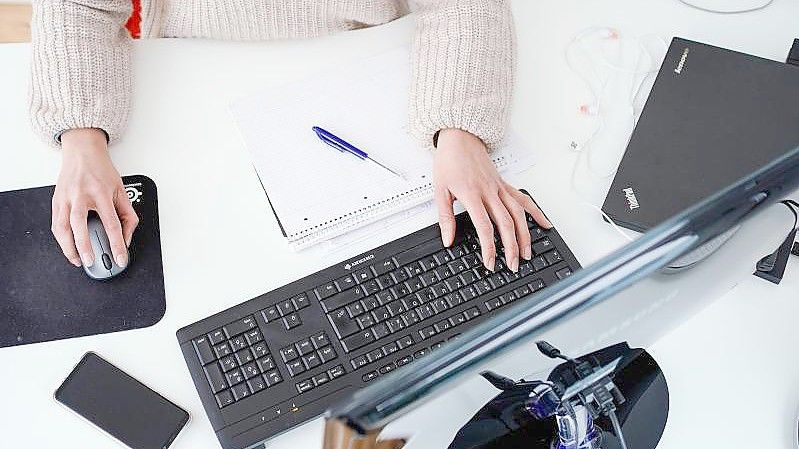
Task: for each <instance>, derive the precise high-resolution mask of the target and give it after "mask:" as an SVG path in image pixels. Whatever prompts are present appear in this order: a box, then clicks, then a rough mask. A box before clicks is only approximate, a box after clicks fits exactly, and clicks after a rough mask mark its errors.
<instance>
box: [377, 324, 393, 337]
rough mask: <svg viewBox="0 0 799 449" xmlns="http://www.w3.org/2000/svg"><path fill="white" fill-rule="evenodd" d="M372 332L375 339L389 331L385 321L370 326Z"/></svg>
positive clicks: (387, 333)
mask: <svg viewBox="0 0 799 449" xmlns="http://www.w3.org/2000/svg"><path fill="white" fill-rule="evenodd" d="M372 332H373V333H374V334H375V339H376V340H380V339H381V338H383V337H385V336H386V335H389V334H390V333H391V331H389V330H388V326H386V324H385V323H378V324H375V325H374V326H372Z"/></svg>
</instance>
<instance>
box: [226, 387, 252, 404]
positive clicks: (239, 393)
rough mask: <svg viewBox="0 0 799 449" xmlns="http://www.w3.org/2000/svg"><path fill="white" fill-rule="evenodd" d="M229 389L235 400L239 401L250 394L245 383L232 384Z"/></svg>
mask: <svg viewBox="0 0 799 449" xmlns="http://www.w3.org/2000/svg"><path fill="white" fill-rule="evenodd" d="M230 391H231V392H232V393H233V397H234V398H236V400H237V401H240V400H242V399H244V398H246V397H247V396H249V395H250V389H249V388H248V387H247V384H239V385H234V386H233V387H232V388H231V389H230Z"/></svg>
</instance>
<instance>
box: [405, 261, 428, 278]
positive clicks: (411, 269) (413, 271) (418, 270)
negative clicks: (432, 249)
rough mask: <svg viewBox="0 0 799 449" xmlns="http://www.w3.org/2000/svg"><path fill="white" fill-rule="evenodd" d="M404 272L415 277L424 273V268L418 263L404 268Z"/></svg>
mask: <svg viewBox="0 0 799 449" xmlns="http://www.w3.org/2000/svg"><path fill="white" fill-rule="evenodd" d="M405 272H406V273H408V276H411V277H416V276H419V275H420V274H422V273H424V267H422V266H421V265H420V264H419V262H415V263H412V264H410V265H408V266H407V267H405Z"/></svg>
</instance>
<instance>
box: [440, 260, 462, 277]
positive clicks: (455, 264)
mask: <svg viewBox="0 0 799 449" xmlns="http://www.w3.org/2000/svg"><path fill="white" fill-rule="evenodd" d="M447 268H449V271H450V273H452V274H458V273H461V272H463V271H466V270H468V269H469V266H468V265H466V262H464V261H463V260H462V259H457V260H454V261H452V262H450V263H449V264H448V265H447ZM439 274H440V273H439Z"/></svg>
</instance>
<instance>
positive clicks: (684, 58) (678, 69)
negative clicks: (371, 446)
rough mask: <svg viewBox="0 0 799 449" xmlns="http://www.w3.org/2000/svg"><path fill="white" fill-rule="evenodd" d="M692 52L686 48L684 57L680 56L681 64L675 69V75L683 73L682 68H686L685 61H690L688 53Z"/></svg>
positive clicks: (683, 53)
mask: <svg viewBox="0 0 799 449" xmlns="http://www.w3.org/2000/svg"><path fill="white" fill-rule="evenodd" d="M689 51H691V50H690V49H689V48H688V47H685V50H683V51H682V56H680V62H678V63H677V68H676V69H674V73H676V74H677V75H679V74H680V73H682V68H683V67H685V60H686V59H688V52H689Z"/></svg>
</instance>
